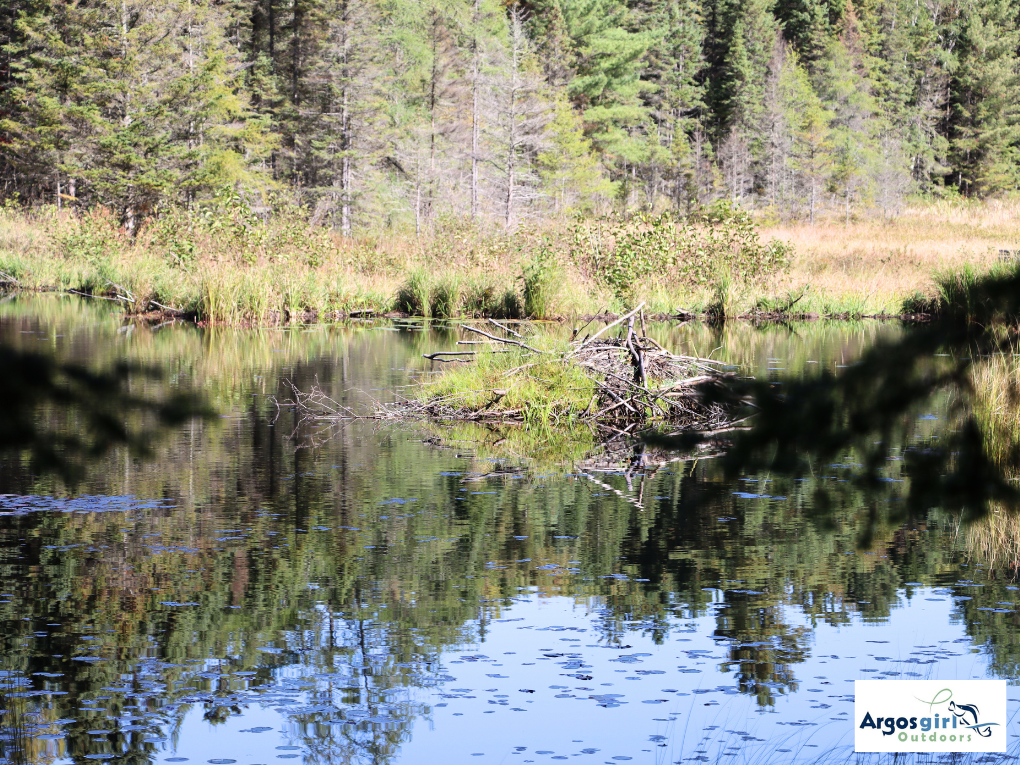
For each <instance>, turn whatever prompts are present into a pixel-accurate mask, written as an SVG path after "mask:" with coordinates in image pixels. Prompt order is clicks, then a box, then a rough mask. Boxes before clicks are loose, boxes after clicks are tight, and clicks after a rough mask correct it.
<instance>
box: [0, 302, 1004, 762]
mask: <svg viewBox="0 0 1020 765" xmlns="http://www.w3.org/2000/svg"><path fill="white" fill-rule="evenodd" d="M901 331H903V330H902V329H900V328H899V327H898V326H896V325H892V324H878V323H861V324H822V323H815V324H806V325H798V326H770V327H765V328H754V327H751V326H748V325H728V326H727V327H726V328H725V329H721V330H718V329H715V330H714V329H710V328H708V327H705V326H702V325H696V326H686V327H683V326H660V327H657V328H656V329H655V331H654V333H653V334H655V335H656V336H657V337H658V338H659V340H660V341H661V342H663V343H664V344H665V345H667V346H669V347H671V348H673V349H675V350H678V351H681V352H696V353H698V354H700V355H708V354H709V353H714V354H715V355H714V357H715V358H718V359H721V360H723V361H724V362H725V363H727V364H729V365H733V366H735V367H737V368H738V369H740V370H741V371H743V372H746V373H748V374H754V375H757V376H761V375H767V376H769V377H770V378H772V379H774V380H775V381H776V383H777V384H781V383H782V381H783V380H784V379H788V378H791V377H795V376H798V375H804V374H814V373H815V370H819V369H827V370H837V369H838V368H840V367H844V366H847V365H849V364H852V363H853V360H854V359H855V358H856V357H857V356H858V355H859V354H860V353H861V352H862V351H863V350H864V349H866V348H868V347H869V346H870V345H871V344H873V343H874V342H875V341H876V340H877V339H878V338H880V337H890V336H893V335H895V334H897V333H899V332H901ZM455 339H456V333H455V332H454V331H453V330H452V329H450V328H449V327H440V328H435V327H433V328H431V329H426V328H424V327H423V326H422V325H421V324H413V323H409V324H405V325H400V324H373V323H367V322H366V323H363V324H354V325H345V326H337V327H324V326H315V327H293V328H284V329H271V330H269V329H266V330H226V329H215V328H214V329H206V330H200V329H197V328H194V327H184V326H179V325H177V326H166V327H160V328H146V327H132V326H125V325H124V324H123V323H122V322H121V321H120V319H119V318H118V317H117V316H116V315H114V314H111V310H110V306H108V305H104V304H99V303H86V302H80V301H77V300H72V299H67V298H52V299H49V298H44V297H37V298H33V299H26V298H15V299H8V300H7V301H6V302H4V303H2V304H0V342H3V343H6V344H9V345H13V346H15V347H18V348H22V349H31V350H36V351H39V352H42V353H46V354H50V355H52V356H54V357H55V358H57V359H59V360H61V361H77V362H88V363H91V364H100V365H101V364H104V363H113V362H116V361H121V360H129V361H133V362H138V363H140V364H145V365H158V366H159V367H160V368H161V370H162V371H161V374H160V375H159V376H155V377H153V376H146V375H142V374H138V375H137V376H136V378H135V379H133V380H132V386H133V388H134V389H135V390H136V391H137V392H138V393H140V394H143V395H156V394H159V393H160V392H161V391H163V390H165V389H166V387H167V386H180V385H187V386H194V387H196V388H198V389H199V390H201V391H203V393H204V394H205V395H206V396H207V397H208V399H209V400H210V402H211V403H212V404H213V405H214V406H215V407H216V408H217V410H218V413H219V418H218V421H211V422H210V421H206V422H201V421H196V422H193V423H190V424H188V425H187V426H185V427H183V428H181V429H179V430H176V431H173V432H169V433H167V434H165V436H164V437H162V438H160V439H158V440H156V441H154V442H153V444H152V445H151V450H152V453H151V455H150V456H149V458H148V459H140V458H138V457H137V456H135V455H132V454H130V453H127V452H126V451H115V452H113V453H112V454H109V455H107V456H106V457H104V458H102V459H101V460H98V461H97V462H95V463H94V464H92V465H91V466H90V469H89V471H88V475H87V477H86V478H85V480H84V481H83V482H81V483H80V484H79V485H77V486H75V487H74V488H73V490H69V489H68V488H67V487H65V486H63V485H62V484H60V482H59V481H57V480H56V479H54V478H52V477H47V476H37V475H34V474H33V473H32V471H31V468H30V465H29V464H28V463H27V462H26V461H24V460H21V459H17V458H10V459H7V461H6V462H3V463H2V464H0V763H2V764H3V765H7V764H9V763H23V762H30V763H63V762H72V761H74V762H85V761H108V762H111V763H149V762H151V763H163V762H190V763H235V762H236V763H239V764H240V765H254V764H255V763H262V765H267V764H268V763H272V762H277V761H286V760H292V761H296V762H304V763H444V764H445V763H469V762H470V763H486V762H489V763H514V762H517V763H530V762H534V763H546V762H554V761H559V760H574V759H575V758H577V760H578V761H579V762H588V763H607V764H608V765H615V764H616V763H620V762H624V761H629V762H633V763H635V764H637V763H649V764H650V763H655V764H656V765H665V764H666V763H674V762H768V763H784V762H791V763H793V762H831V761H835V760H841V761H842V760H848V759H854V758H855V755H854V754H853V727H852V723H851V722H850V720H849V719H848V718H851V717H852V714H853V693H854V685H853V682H854V681H855V680H859V679H878V678H903V679H906V678H925V679H970V678H986V677H988V678H991V677H996V678H1007V679H1009V680H1010V681H1011V683H1013V682H1015V680H1014V679H1015V678H1016V677H1017V675H1018V672H1020V630H1018V629H1017V626H1018V624H1020V618H1018V614H1020V611H1018V606H1020V590H1018V585H1017V583H1016V582H1015V581H1014V578H1013V572H1012V571H1011V570H1009V569H1000V568H998V567H997V566H995V565H991V563H990V562H989V561H988V560H984V559H982V557H981V555H980V554H978V552H976V551H975V550H973V549H971V548H970V547H969V546H968V544H967V542H966V539H967V535H966V534H965V533H961V532H960V530H959V528H958V525H957V523H956V521H955V519H954V518H953V517H952V516H950V515H948V514H943V513H941V512H940V511H938V510H932V511H930V512H929V513H928V514H927V515H925V516H923V517H909V518H907V519H906V520H905V521H903V520H902V519H899V520H897V521H896V522H888V521H886V520H883V519H886V518H896V517H897V516H896V514H895V513H893V514H889V513H883V512H879V511H877V510H876V508H879V510H881V507H880V506H881V505H882V503H896V502H898V501H900V499H901V497H902V496H903V492H904V487H905V485H906V482H905V481H904V480H903V479H902V478H901V473H900V464H901V461H900V460H898V459H896V458H895V457H894V458H893V459H890V460H889V461H888V466H887V468H886V470H885V471H884V478H885V479H886V481H885V485H886V487H887V489H886V491H885V492H884V493H883V494H882V495H881V496H879V497H875V496H874V495H873V494H869V495H868V496H867V498H865V496H864V494H862V490H861V488H860V487H859V486H858V485H857V484H856V483H855V482H854V480H853V478H854V475H855V472H856V471H857V470H858V468H859V467H860V466H859V465H857V464H856V463H855V455H854V454H852V453H848V454H846V455H845V458H844V459H842V460H841V461H839V462H836V463H833V464H827V465H817V466H816V469H815V470H814V473H813V475H812V477H810V478H807V479H799V480H792V479H788V478H784V477H782V476H769V475H746V476H741V477H739V478H738V479H737V480H733V481H730V480H726V479H724V477H723V475H722V473H721V470H720V469H719V467H718V465H717V462H716V461H714V460H713V459H712V456H713V455H712V453H711V451H706V452H704V453H702V454H700V455H691V456H690V457H689V458H685V459H682V460H678V461H673V462H661V461H648V460H642V454H641V447H640V446H627V447H625V448H624V449H623V450H621V449H620V448H617V449H616V451H615V452H613V454H612V455H609V456H607V455H601V456H600V455H595V456H592V455H583V454H582V455H576V454H575V455H570V456H569V457H568V458H566V459H564V458H563V457H562V455H560V456H557V454H556V453H555V452H554V451H552V450H544V449H542V448H538V447H535V448H532V449H531V450H530V452H529V453H527V454H521V453H515V452H514V451H513V447H512V445H511V446H509V447H508V446H506V445H505V444H506V442H507V441H508V440H509V441H511V442H512V439H507V438H506V434H503V433H500V432H494V431H492V430H488V429H484V428H478V429H470V428H456V429H448V428H442V427H435V426H433V427H429V428H421V427H418V426H414V425H408V424H393V423H383V422H377V421H357V422H352V423H349V424H347V425H346V426H345V427H342V428H331V427H326V426H324V427H322V428H309V427H308V426H307V425H302V424H301V423H300V422H299V421H298V418H297V415H296V413H295V412H294V411H293V409H292V408H290V407H288V406H287V405H286V403H284V402H285V401H286V399H287V397H288V393H287V391H288V389H287V387H286V384H287V382H288V381H292V382H293V383H294V384H296V385H297V386H298V387H299V388H302V389H307V388H309V387H310V386H312V385H314V384H316V383H317V384H319V385H320V386H322V388H323V389H324V390H326V391H327V392H329V393H330V394H331V395H332V396H333V397H334V398H335V399H336V400H337V401H339V402H341V403H343V404H346V405H350V406H352V407H355V408H361V409H365V410H367V409H368V408H370V407H371V406H372V402H373V400H393V399H394V398H395V397H397V396H399V395H405V394H406V393H407V388H405V387H404V386H408V385H413V384H414V383H415V381H416V380H418V379H420V377H421V375H423V374H427V373H429V371H430V365H429V362H426V361H424V360H423V359H421V354H422V353H425V352H430V351H434V350H442V349H448V348H449V347H450V346H451V345H452V343H453V341H454V340H455ZM947 407H948V402H947V401H945V400H934V401H932V402H930V406H928V407H927V408H926V409H924V410H923V411H918V412H914V413H911V415H910V419H909V422H908V423H907V430H906V431H905V432H906V435H905V437H904V440H903V443H902V444H900V445H899V446H898V448H897V449H896V450H895V452H894V453H895V454H899V455H902V454H904V453H906V452H907V451H909V450H912V449H922V448H924V447H925V445H926V444H929V443H931V442H932V441H937V439H938V438H939V434H940V424H941V423H942V421H943V419H944V417H945V415H946V411H947ZM822 486H824V487H825V488H826V489H827V491H828V494H827V500H826V508H825V509H824V511H823V510H822V509H820V508H819V507H818V502H819V500H818V496H819V495H818V494H817V491H818V489H819V488H820V487H822ZM865 539H866V540H870V541H869V542H868V544H867V546H866V547H863V548H862V547H861V544H860V543H861V540H865ZM1009 695H1010V705H1009V711H1010V715H1011V718H1010V740H1011V741H1015V740H1016V739H1017V733H1020V732H1014V730H1015V724H1014V721H1013V717H1012V716H1013V715H1014V714H1015V712H1016V710H1017V708H1018V703H1020V690H1015V689H1013V688H1012V687H1011V689H1010V694H1009ZM877 757H878V756H875V759H876V760H877ZM862 759H864V757H862ZM901 759H902V758H901ZM998 760H999V758H998V757H992V758H989V759H980V758H979V759H977V760H976V761H978V762H982V761H998Z"/></svg>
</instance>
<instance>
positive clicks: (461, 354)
mask: <svg viewBox="0 0 1020 765" xmlns="http://www.w3.org/2000/svg"><path fill="white" fill-rule="evenodd" d="M643 308H644V304H642V305H640V306H638V307H637V308H636V309H634V310H633V311H631V312H630V313H628V314H626V315H624V316H621V317H620V318H619V319H617V320H616V321H614V322H612V323H610V324H607V325H606V326H605V327H603V328H602V329H600V330H599V331H598V332H595V333H594V334H590V333H589V334H588V335H586V336H585V337H584V338H580V337H579V335H580V332H579V331H578V332H575V333H574V338H573V339H572V341H571V342H570V345H569V347H568V348H567V350H566V351H556V352H553V351H547V350H542V349H540V348H537V347H535V346H534V345H532V344H529V342H528V338H526V337H525V336H524V335H522V334H521V333H520V332H518V331H516V330H514V329H512V328H510V327H509V326H506V325H505V324H501V323H499V322H497V321H495V320H493V319H490V320H489V322H490V323H491V324H492V325H494V328H498V330H499V331H500V332H501V334H493V333H491V332H488V331H486V330H483V329H479V328H477V327H472V326H468V325H465V326H464V327H463V329H464V330H465V331H468V332H471V333H472V334H474V335H478V336H482V337H484V338H485V340H461V341H459V342H458V345H470V346H482V347H479V348H476V349H475V350H470V351H441V352H438V353H429V354H423V355H424V358H426V359H429V360H430V361H438V362H443V363H462V364H463V363H470V362H471V361H473V360H475V359H477V358H478V356H479V355H480V354H482V353H505V352H510V351H513V352H514V353H516V354H517V356H518V357H521V356H523V358H524V359H525V360H526V361H525V363H523V364H520V365H518V366H515V367H513V368H510V369H507V370H506V372H504V373H503V374H502V376H501V380H502V381H505V382H501V383H500V386H501V387H500V389H493V390H491V391H482V392H483V393H488V394H489V397H488V400H487V401H486V402H485V403H483V404H480V405H479V404H476V405H473V406H466V405H465V404H464V399H465V396H464V395H462V394H459V393H453V394H451V395H447V396H443V397H439V396H435V397H432V398H417V399H407V398H402V399H401V400H398V401H396V402H392V403H381V402H376V406H375V409H374V410H373V411H372V412H371V413H370V414H359V413H355V412H354V411H353V410H351V409H350V408H349V407H347V406H344V405H342V404H340V403H339V402H337V401H335V400H334V399H332V398H330V397H329V396H327V395H326V394H325V393H324V392H323V391H322V390H321V389H320V388H319V387H318V386H316V387H313V388H312V389H311V390H310V391H300V390H298V389H297V388H296V387H294V388H293V391H292V392H293V398H292V399H291V400H290V401H289V402H287V403H289V404H290V405H293V406H294V407H295V408H296V409H297V410H298V412H299V413H300V415H301V418H302V419H303V420H304V421H312V420H314V421H319V422H321V421H323V420H326V421H332V422H337V421H341V420H348V419H374V420H415V419H418V420H422V419H425V420H433V421H472V422H481V423H488V424H490V425H492V424H503V425H515V424H516V425H520V424H522V423H524V422H525V420H526V418H525V413H524V411H523V410H522V409H514V408H508V407H506V406H505V405H500V402H501V399H503V398H504V397H505V396H507V394H508V392H509V391H510V389H511V388H512V386H513V385H514V384H515V383H516V381H517V380H520V379H524V376H527V375H530V374H531V372H532V371H533V368H534V367H535V366H536V364H538V363H539V361H538V360H539V359H540V360H541V363H554V364H572V365H575V366H576V367H577V368H578V369H580V370H581V371H582V372H583V374H584V376H585V377H586V378H587V379H588V380H589V381H590V382H591V384H592V390H593V394H592V396H591V399H590V401H589V402H588V405H587V407H585V408H584V409H583V410H581V411H577V405H576V403H574V404H571V403H570V401H567V400H564V401H562V402H561V401H552V400H550V401H547V402H542V403H544V404H548V405H549V406H548V410H549V411H551V412H553V419H554V420H555V421H557V422H559V421H562V420H563V419H564V418H567V419H568V420H569V421H570V422H572V423H574V424H585V425H588V426H590V427H592V428H593V429H594V430H596V431H598V433H599V435H600V436H601V437H602V440H603V441H605V440H606V439H615V438H619V437H620V436H623V435H634V434H637V433H638V432H640V431H642V430H646V429H649V428H656V429H659V430H666V431H667V432H673V433H679V432H683V431H698V432H700V433H703V434H712V433H720V432H723V431H727V430H733V429H734V428H735V426H737V425H738V424H739V423H740V422H742V421H743V420H744V419H747V418H746V417H742V418H738V413H740V412H741V410H742V409H744V408H745V406H746V405H747V404H748V403H749V401H747V400H746V399H744V398H742V397H741V396H740V395H739V394H737V393H735V392H734V387H735V386H734V383H735V382H736V379H737V378H736V376H735V375H733V374H731V373H723V372H720V371H719V370H718V368H717V365H716V363H715V362H713V361H711V360H710V359H703V358H697V357H694V356H679V355H676V354H674V353H670V352H669V351H667V350H666V349H664V348H663V347H662V346H661V345H659V343H657V342H656V341H655V340H654V339H653V338H651V337H650V336H649V335H648V334H647V332H646V330H645V321H644V313H643ZM614 328H619V329H618V330H617V333H615V334H616V336H613V337H610V334H612V332H611V331H612V330H613V329H614ZM514 363H517V362H516V357H515V362H514ZM470 393H472V394H477V393H479V391H471V392H470ZM556 395H557V394H556V392H555V391H550V393H549V396H550V398H554V397H555V396H556ZM475 400H476V401H477V398H476V399H475ZM570 400H571V401H574V402H576V398H572V399H570Z"/></svg>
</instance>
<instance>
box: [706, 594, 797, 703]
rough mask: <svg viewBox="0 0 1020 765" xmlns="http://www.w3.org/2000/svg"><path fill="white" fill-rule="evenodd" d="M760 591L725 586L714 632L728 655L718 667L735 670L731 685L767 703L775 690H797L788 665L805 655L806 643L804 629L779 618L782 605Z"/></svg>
mask: <svg viewBox="0 0 1020 765" xmlns="http://www.w3.org/2000/svg"><path fill="white" fill-rule="evenodd" d="M770 601H773V598H770V597H769V596H767V595H765V594H764V593H762V594H753V595H752V594H747V593H738V592H733V591H727V592H726V593H725V604H726V606H728V607H726V608H718V613H717V616H716V624H717V627H716V631H715V634H716V635H717V636H719V637H725V638H728V639H729V640H730V641H731V642H730V649H729V659H728V661H726V662H724V663H723V665H722V668H723V671H724V672H729V671H733V670H734V665H735V671H736V677H737V686H738V687H739V688H740V691H741V692H742V693H748V694H751V695H752V696H754V697H755V698H756V699H757V700H758V704H759V705H760V706H772V705H774V704H775V703H776V695H778V694H788V693H792V692H794V691H796V690H797V688H798V684H797V678H796V677H795V676H794V673H793V668H792V666H791V665H793V664H799V663H801V662H803V661H804V660H805V659H807V657H808V650H807V648H806V645H805V644H806V643H807V642H808V641H809V640H810V634H811V633H810V630H808V629H807V628H805V627H793V626H791V625H790V624H788V623H786V621H785V620H784V619H783V608H782V606H781V605H778V604H776V603H774V602H770Z"/></svg>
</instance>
